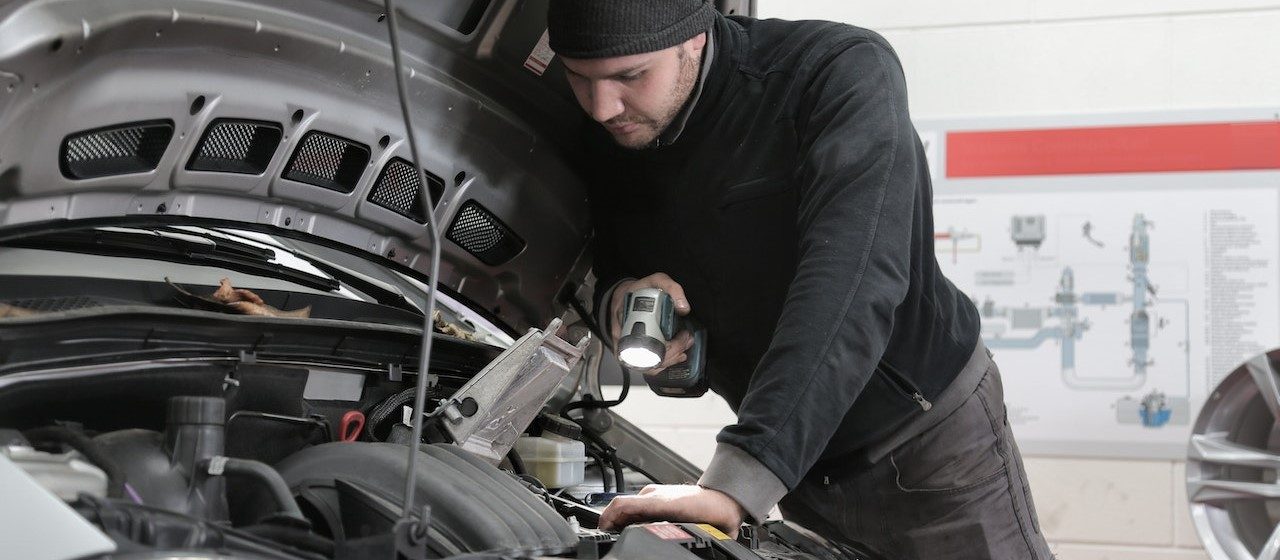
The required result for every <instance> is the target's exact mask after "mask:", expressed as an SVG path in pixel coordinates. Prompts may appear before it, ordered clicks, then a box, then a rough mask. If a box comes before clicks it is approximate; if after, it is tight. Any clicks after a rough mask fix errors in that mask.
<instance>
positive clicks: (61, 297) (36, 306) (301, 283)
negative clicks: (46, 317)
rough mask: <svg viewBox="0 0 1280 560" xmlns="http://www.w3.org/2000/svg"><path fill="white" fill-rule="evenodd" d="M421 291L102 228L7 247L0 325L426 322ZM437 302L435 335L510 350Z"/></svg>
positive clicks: (275, 254)
mask: <svg viewBox="0 0 1280 560" xmlns="http://www.w3.org/2000/svg"><path fill="white" fill-rule="evenodd" d="M426 290H427V287H426V285H425V284H424V283H422V282H419V281H417V280H416V279H414V278H411V277H409V276H408V275H406V274H404V273H401V272H398V271H395V270H391V269H390V268H387V267H385V266H382V265H380V264H378V263H375V262H372V261H369V260H367V259H364V258H361V257H359V256H355V255H351V254H349V253H346V252H343V251H338V250H335V249H331V248H329V247H325V246H322V245H318V244H313V243H308V242H305V241H299V240H296V239H290V238H284V237H278V236H274V235H271V234H268V233H263V232H258V231H248V230H241V229H232V228H214V227H204V226H188V225H176V226H171V225H166V226H147V227H139V226H98V227H85V228H75V229H65V230H58V231H53V232H48V233H43V234H38V235H32V236H27V237H22V238H16V239H11V240H8V241H5V242H3V243H0V320H5V319H12V318H18V317H32V316H38V315H41V314H46V313H56V312H64V311H69V310H75V309H84V308H106V309H104V310H108V309H110V308H113V307H114V308H125V307H129V308H133V307H137V306H144V307H166V308H187V309H193V310H196V311H203V312H216V313H227V314H238V315H254V316H265V317H277V318H288V319H296V320H308V319H328V320H340V321H354V322H365V323H378V324H386V325H396V326H409V327H420V326H421V324H422V319H421V313H422V312H421V308H422V305H423V302H424V300H425V296H426V293H427V292H426ZM438 301H440V303H441V305H440V306H439V307H438V310H437V311H438V312H437V317H436V321H435V325H436V329H435V330H436V331H438V332H442V333H444V334H447V335H450V336H454V337H457V338H461V339H464V340H473V341H477V342H482V343H485V344H490V345H495V346H500V347H504V348H505V347H507V346H509V345H510V344H511V343H512V339H511V337H510V336H508V335H507V334H506V333H504V332H503V330H502V329H501V328H500V327H498V326H497V325H495V324H493V323H492V322H490V321H489V320H487V319H486V318H485V317H484V316H483V315H481V314H479V313H477V312H475V311H472V310H470V309H468V308H467V306H466V305H465V304H464V303H463V302H461V301H459V300H457V299H455V298H450V297H447V296H445V295H444V294H440V295H439V296H438Z"/></svg>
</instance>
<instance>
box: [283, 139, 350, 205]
mask: <svg viewBox="0 0 1280 560" xmlns="http://www.w3.org/2000/svg"><path fill="white" fill-rule="evenodd" d="M368 164H369V148H368V146H365V145H364V144H358V143H356V142H355V141H352V140H347V139H346V138H341V137H338V136H334V135H332V134H327V133H324V132H318V131H311V132H308V133H307V135H306V136H303V137H302V141H301V142H298V148H297V149H295V150H294V151H293V157H291V158H289V165H287V166H285V171H284V178H285V179H289V180H291V181H297V182H299V183H306V184H308V185H315V186H317V187H323V188H326V189H329V190H331V191H338V192H340V193H349V192H351V191H353V190H355V188H356V183H359V182H360V175H361V174H363V173H364V168H365V166H366V165H368Z"/></svg>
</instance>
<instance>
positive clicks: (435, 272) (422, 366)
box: [383, 0, 440, 521]
mask: <svg viewBox="0 0 1280 560" xmlns="http://www.w3.org/2000/svg"><path fill="white" fill-rule="evenodd" d="M383 2H384V7H385V8H386V10H387V30H388V32H389V33H390V35H391V66H392V68H393V70H395V73H396V96H397V97H399V99H400V114H401V116H402V117H404V132H405V136H407V137H408V138H409V151H410V152H411V153H412V155H413V161H414V164H413V168H414V171H416V172H417V173H418V195H419V196H420V198H422V204H423V208H425V209H426V211H425V212H423V214H426V218H427V229H428V230H429V232H430V234H431V272H430V273H429V276H428V277H427V283H428V284H427V288H428V289H427V305H426V309H425V310H424V311H423V315H422V355H421V356H420V357H419V358H418V385H417V388H416V391H415V392H414V396H413V436H412V438H411V439H410V440H409V451H408V453H409V456H408V457H409V459H408V460H409V467H408V472H406V473H405V479H404V507H403V508H402V509H401V511H402V512H403V520H405V521H409V520H411V519H412V518H413V498H414V496H413V494H414V491H416V490H417V484H416V481H417V478H416V477H415V471H417V467H418V461H417V455H418V442H420V441H422V421H423V414H422V409H423V405H424V404H425V402H426V397H427V377H428V373H427V372H428V370H429V368H430V367H431V339H432V338H434V337H433V336H432V335H431V334H432V331H433V330H434V317H435V311H436V282H438V281H439V278H440V230H439V228H437V227H436V215H435V205H434V204H433V203H432V200H431V193H430V192H429V191H430V189H428V188H427V185H429V184H430V183H428V182H427V176H426V174H425V172H424V171H423V169H422V162H423V159H422V153H421V152H420V151H418V141H417V140H416V139H415V138H414V135H413V119H412V117H411V116H410V115H409V113H410V111H409V86H408V84H406V83H405V77H404V65H403V63H402V62H401V60H400V37H399V35H398V34H397V32H396V28H397V27H398V19H399V17H398V16H396V6H395V0H383Z"/></svg>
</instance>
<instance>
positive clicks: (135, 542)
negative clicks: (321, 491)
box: [72, 496, 332, 560]
mask: <svg viewBox="0 0 1280 560" xmlns="http://www.w3.org/2000/svg"><path fill="white" fill-rule="evenodd" d="M72 507H73V508H74V509H75V510H76V512H78V513H79V514H80V515H82V516H83V517H84V518H85V519H87V520H89V522H90V523H92V524H94V525H96V526H98V528H100V529H101V530H102V532H104V533H106V534H107V536H108V537H110V538H111V540H113V541H115V542H116V544H117V545H119V547H120V549H121V550H128V551H137V550H138V548H140V547H141V548H145V549H148V552H150V553H151V554H146V555H139V556H137V557H146V558H176V557H183V558H186V557H194V556H195V555H194V554H193V551H201V552H207V553H210V554H212V555H213V556H212V557H217V558H262V559H264V560H265V559H270V560H299V559H308V560H320V559H321V558H324V556H320V555H318V554H317V553H316V552H315V551H314V550H307V549H303V548H298V547H291V546H283V545H282V544H280V542H279V541H269V540H266V539H264V538H261V537H257V536H255V535H253V534H250V533H246V532H242V531H238V530H234V529H229V528H227V527H225V526H223V525H221V524H219V523H215V522H211V521H206V520H201V519H195V518H192V517H188V516H185V515H181V514H179V513H175V512H171V511H164V510H160V509H155V508H150V507H146V506H143V505H140V504H133V503H129V502H125V501H121V500H114V501H108V500H102V499H98V498H92V497H89V496H83V497H81V499H80V500H78V501H77V502H75V503H74V504H72ZM317 540H319V541H321V542H320V543H317V544H316V545H313V546H311V547H309V548H311V549H320V550H324V549H325V548H326V547H325V546H324V544H323V539H317ZM328 548H329V549H330V550H331V549H332V543H329V547H328ZM130 557H133V556H130Z"/></svg>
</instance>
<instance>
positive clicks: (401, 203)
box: [369, 158, 444, 224]
mask: <svg viewBox="0 0 1280 560" xmlns="http://www.w3.org/2000/svg"><path fill="white" fill-rule="evenodd" d="M423 173H424V174H425V175H426V176H427V185H428V187H429V188H428V190H429V191H430V192H431V206H432V207H435V205H437V204H439V203H440V196H441V195H443V194H444V180H443V179H441V178H440V177H437V176H436V175H434V174H432V173H431V172H430V171H427V170H425V169H424V170H423ZM421 191H422V183H421V181H420V180H419V179H418V173H417V171H416V170H415V169H414V168H413V164H411V163H409V161H408V160H405V159H402V158H394V159H392V160H391V161H390V162H389V163H387V165H386V166H385V167H383V168H382V174H381V175H379V176H378V180H377V182H375V183H374V185H373V190H371V191H369V202H372V203H374V204H377V205H378V206H381V207H383V208H386V209H387V210H391V211H393V212H395V213H397V214H400V215H401V216H404V217H406V218H409V219H411V220H413V221H416V222H418V223H420V224H425V223H427V217H426V213H425V212H424V211H423V208H422V195H421Z"/></svg>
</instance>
